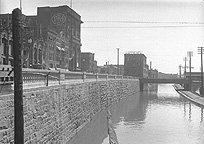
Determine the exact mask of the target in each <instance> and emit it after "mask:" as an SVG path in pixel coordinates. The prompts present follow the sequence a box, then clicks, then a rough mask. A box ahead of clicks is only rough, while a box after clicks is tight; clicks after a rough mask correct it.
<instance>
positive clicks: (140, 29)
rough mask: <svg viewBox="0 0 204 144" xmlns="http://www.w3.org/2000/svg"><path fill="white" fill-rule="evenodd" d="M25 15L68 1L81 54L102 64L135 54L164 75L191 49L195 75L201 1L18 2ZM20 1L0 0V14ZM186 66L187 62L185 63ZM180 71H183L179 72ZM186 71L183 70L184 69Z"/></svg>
mask: <svg viewBox="0 0 204 144" xmlns="http://www.w3.org/2000/svg"><path fill="white" fill-rule="evenodd" d="M21 1H22V11H23V13H24V14H26V15H36V14H37V7H43V6H51V7H52V6H60V5H68V6H70V5H71V3H72V8H73V9H74V10H75V11H76V12H77V13H78V14H79V15H81V19H82V21H83V22H84V23H83V24H82V25H81V41H82V47H81V51H82V52H92V53H94V54H95V60H97V62H98V65H99V66H102V65H104V64H105V63H106V62H109V64H117V48H119V53H120V54H119V58H120V60H119V63H120V64H124V54H125V53H128V52H129V51H140V52H141V53H143V54H144V55H145V56H146V57H147V64H148V65H149V64H150V61H151V62H152V68H153V69H158V70H159V71H160V72H164V73H179V65H182V66H184V57H187V52H188V51H192V52H193V56H192V58H191V62H192V64H191V65H192V67H194V68H193V69H192V71H200V67H201V62H200V61H201V58H200V55H199V54H198V47H202V46H204V1H202V0H72V1H71V0H21ZM17 7H18V8H19V7H20V0H0V13H11V12H12V10H13V9H14V8H17ZM187 66H189V61H187ZM182 71H183V69H182ZM187 71H189V70H187Z"/></svg>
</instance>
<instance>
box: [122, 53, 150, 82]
mask: <svg viewBox="0 0 204 144" xmlns="http://www.w3.org/2000/svg"><path fill="white" fill-rule="evenodd" d="M124 57H125V58H124V75H125V76H135V77H140V78H145V77H148V71H149V66H148V65H147V64H146V59H147V58H146V56H145V55H144V54H142V53H138V52H129V53H126V54H125V55H124Z"/></svg>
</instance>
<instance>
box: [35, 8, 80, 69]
mask: <svg viewBox="0 0 204 144" xmlns="http://www.w3.org/2000/svg"><path fill="white" fill-rule="evenodd" d="M37 22H38V27H39V28H40V30H41V35H42V37H43V40H44V41H46V48H45V49H47V50H46V54H47V57H46V59H45V63H46V65H48V66H49V67H60V68H69V70H71V71H76V70H80V69H81V45H82V44H81V24H82V21H81V16H80V15H79V14H77V13H76V12H75V11H74V10H73V9H71V8H70V7H68V6H66V5H65V6H59V7H38V9H37Z"/></svg>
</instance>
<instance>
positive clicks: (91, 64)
mask: <svg viewBox="0 0 204 144" xmlns="http://www.w3.org/2000/svg"><path fill="white" fill-rule="evenodd" d="M81 70H82V71H84V72H88V73H97V72H98V70H97V61H96V60H94V53H90V52H82V53H81Z"/></svg>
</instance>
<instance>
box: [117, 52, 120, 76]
mask: <svg viewBox="0 0 204 144" xmlns="http://www.w3.org/2000/svg"><path fill="white" fill-rule="evenodd" d="M117 51H118V60H117V65H118V69H117V74H118V75H119V74H120V71H119V70H120V69H119V48H117Z"/></svg>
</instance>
